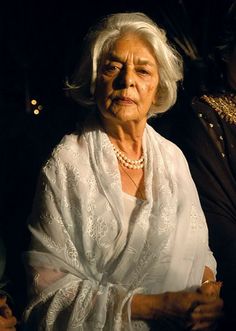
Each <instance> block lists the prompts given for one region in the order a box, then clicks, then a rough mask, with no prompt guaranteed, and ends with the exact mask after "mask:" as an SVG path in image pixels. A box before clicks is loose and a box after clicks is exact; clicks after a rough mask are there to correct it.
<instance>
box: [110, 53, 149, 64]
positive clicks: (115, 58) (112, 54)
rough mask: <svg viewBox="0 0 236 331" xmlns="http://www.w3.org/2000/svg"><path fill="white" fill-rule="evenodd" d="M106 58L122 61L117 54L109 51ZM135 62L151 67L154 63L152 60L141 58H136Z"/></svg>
mask: <svg viewBox="0 0 236 331" xmlns="http://www.w3.org/2000/svg"><path fill="white" fill-rule="evenodd" d="M108 60H110V61H115V62H120V63H124V61H122V59H121V58H120V57H119V56H117V55H116V54H114V53H110V54H109V56H108ZM137 64H138V65H150V66H152V67H154V66H155V65H156V63H154V62H150V61H148V60H143V59H138V62H137Z"/></svg>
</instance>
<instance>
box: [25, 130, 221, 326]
mask: <svg viewBox="0 0 236 331" xmlns="http://www.w3.org/2000/svg"><path fill="white" fill-rule="evenodd" d="M143 149H144V157H145V168H144V169H145V190H146V200H145V201H143V202H142V204H141V207H139V208H136V210H135V211H134V212H133V213H132V217H131V219H130V222H129V224H127V222H124V220H125V217H124V203H123V199H122V188H121V179H120V173H119V169H118V163H117V159H116V156H115V154H114V151H113V149H112V145H111V143H110V141H109V138H108V136H107V135H106V134H105V133H104V132H103V131H101V130H100V129H96V130H91V131H87V132H85V133H84V134H83V135H82V136H81V137H80V138H78V135H76V134H71V135H67V136H65V137H64V138H63V140H62V142H61V143H60V144H59V145H58V146H57V147H56V149H55V150H54V152H53V153H52V156H51V158H50V159H49V161H48V162H47V163H46V165H45V166H44V167H43V169H42V173H41V177H40V182H39V184H40V185H39V187H38V191H37V195H36V198H35V205H34V208H33V212H32V215H31V224H30V226H29V227H30V231H31V233H32V245H31V250H30V251H29V252H27V253H26V254H25V258H26V262H27V264H28V266H30V267H32V270H33V271H32V270H31V271H32V274H33V277H34V281H33V286H34V291H33V292H34V293H33V296H32V300H31V302H30V305H29V307H28V308H27V310H26V312H25V319H26V322H27V325H28V326H29V330H43V331H56V330H58V331H59V330H63V331H64V330H68V331H72V330H76V331H78V330H84V331H85V330H86V331H87V330H88V331H91V330H109V331H111V330H112V331H113V330H114V331H118V330H135V329H136V327H137V328H138V329H139V330H148V326H147V324H146V323H144V322H140V323H139V322H133V321H131V319H130V301H131V299H132V296H133V294H134V293H137V292H139V293H147V294H152V293H153V294H154V293H162V292H165V291H178V290H183V289H190V288H192V287H195V286H199V285H200V283H201V279H202V276H203V271H204V267H205V265H208V266H209V267H210V268H211V269H212V270H213V271H215V259H214V257H213V256H212V253H211V251H210V250H209V247H208V231H207V227H206V222H205V218H204V215H203V212H202V209H201V206H200V203H199V199H198V195H197V191H196V188H195V185H194V183H193V181H192V178H191V176H190V172H189V169H188V165H187V163H186V160H185V158H184V156H183V154H182V152H181V151H180V150H179V149H178V148H177V146H175V145H174V144H172V143H171V142H169V141H168V140H166V139H164V138H163V137H162V136H160V135H159V134H158V133H156V132H155V131H154V130H153V129H152V128H151V127H150V126H148V125H147V126H146V129H145V132H144V137H143ZM31 286H32V285H31ZM32 326H33V327H32Z"/></svg>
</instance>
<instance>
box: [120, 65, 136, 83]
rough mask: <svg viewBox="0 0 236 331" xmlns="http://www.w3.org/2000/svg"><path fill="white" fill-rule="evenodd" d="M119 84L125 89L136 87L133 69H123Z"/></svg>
mask: <svg viewBox="0 0 236 331" xmlns="http://www.w3.org/2000/svg"><path fill="white" fill-rule="evenodd" d="M119 84H120V86H122V87H123V88H128V87H133V86H134V85H135V77H134V73H133V70H132V68H129V67H126V68H123V69H122V71H121V73H120V77H119Z"/></svg>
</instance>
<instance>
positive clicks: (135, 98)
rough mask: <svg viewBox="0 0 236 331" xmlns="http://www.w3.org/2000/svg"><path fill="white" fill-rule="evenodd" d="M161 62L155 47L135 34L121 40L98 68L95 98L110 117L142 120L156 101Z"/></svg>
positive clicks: (104, 113)
mask: <svg viewBox="0 0 236 331" xmlns="http://www.w3.org/2000/svg"><path fill="white" fill-rule="evenodd" d="M158 83H159V74H158V65H157V61H156V59H155V56H154V54H153V51H152V49H151V47H150V46H149V45H148V44H147V42H145V41H144V40H142V39H141V38H140V37H139V36H136V35H134V34H127V35H125V36H123V37H121V38H120V39H118V40H117V41H116V42H115V43H114V45H113V47H111V49H110V50H109V52H108V53H106V54H105V55H104V56H103V58H102V61H101V64H100V66H99V68H98V75H97V81H96V89H95V98H96V102H97V105H98V108H99V110H100V112H101V114H102V116H104V117H105V118H106V119H109V120H113V121H120V122H127V121H141V120H143V119H144V118H145V119H146V118H147V113H148V111H149V109H150V107H151V105H152V104H153V103H155V102H156V92H157V87H158Z"/></svg>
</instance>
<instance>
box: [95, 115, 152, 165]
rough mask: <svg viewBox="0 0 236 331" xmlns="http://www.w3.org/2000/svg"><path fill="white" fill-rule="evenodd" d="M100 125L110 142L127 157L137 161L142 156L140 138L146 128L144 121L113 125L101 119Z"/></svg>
mask: <svg viewBox="0 0 236 331" xmlns="http://www.w3.org/2000/svg"><path fill="white" fill-rule="evenodd" d="M101 120H102V125H103V127H104V130H105V132H106V133H107V135H108V137H109V139H110V141H111V142H112V144H114V145H115V146H116V147H118V148H119V149H120V150H121V151H123V152H124V153H125V154H126V155H127V156H129V157H130V158H132V159H138V158H140V157H141V155H142V137H143V133H144V129H145V126H146V119H144V120H143V121H139V122H134V121H129V122H126V123H120V124H117V123H113V122H111V121H110V120H108V119H106V118H101Z"/></svg>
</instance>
